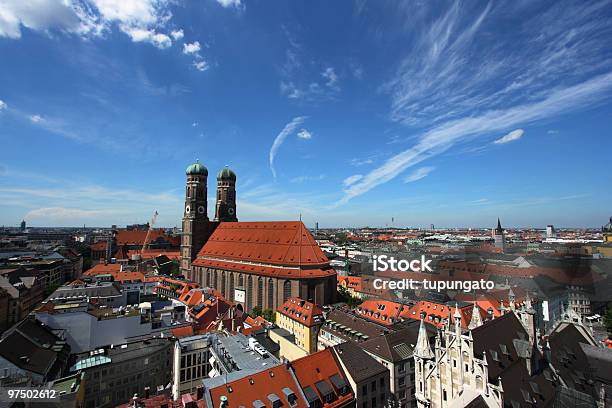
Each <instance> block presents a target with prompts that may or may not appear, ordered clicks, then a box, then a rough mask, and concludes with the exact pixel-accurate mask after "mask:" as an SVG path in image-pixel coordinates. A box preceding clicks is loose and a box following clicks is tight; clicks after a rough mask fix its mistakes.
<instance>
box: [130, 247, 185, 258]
mask: <svg viewBox="0 0 612 408" xmlns="http://www.w3.org/2000/svg"><path fill="white" fill-rule="evenodd" d="M132 255H140V256H141V258H142V259H153V258H155V257H157V256H160V255H165V256H167V257H168V258H169V259H171V260H179V259H180V258H181V252H180V251H166V250H165V249H147V250H145V251H141V250H139V249H130V250H129V251H128V253H127V257H128V259H132Z"/></svg>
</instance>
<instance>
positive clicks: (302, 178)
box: [290, 174, 325, 183]
mask: <svg viewBox="0 0 612 408" xmlns="http://www.w3.org/2000/svg"><path fill="white" fill-rule="evenodd" d="M324 178H325V174H319V175H318V176H298V177H294V178H292V179H291V180H290V181H291V182H292V183H304V182H307V181H318V180H323V179H324Z"/></svg>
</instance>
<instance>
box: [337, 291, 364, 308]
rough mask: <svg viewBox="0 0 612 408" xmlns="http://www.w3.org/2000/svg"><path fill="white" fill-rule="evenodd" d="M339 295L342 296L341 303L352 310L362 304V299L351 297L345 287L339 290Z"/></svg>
mask: <svg viewBox="0 0 612 408" xmlns="http://www.w3.org/2000/svg"><path fill="white" fill-rule="evenodd" d="M338 294H339V295H340V301H341V302H343V303H346V304H347V305H349V307H351V308H353V307H355V306H357V305H359V304H361V299H359V298H357V297H353V296H351V294H350V293H349V291H348V289H347V288H345V287H343V286H341V287H340V288H339V289H338Z"/></svg>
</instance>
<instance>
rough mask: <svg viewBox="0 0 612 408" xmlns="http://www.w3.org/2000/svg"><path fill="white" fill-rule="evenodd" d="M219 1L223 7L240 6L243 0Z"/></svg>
mask: <svg viewBox="0 0 612 408" xmlns="http://www.w3.org/2000/svg"><path fill="white" fill-rule="evenodd" d="M217 3H219V4H220V5H221V6H223V7H226V8H227V7H240V5H241V2H240V0H217Z"/></svg>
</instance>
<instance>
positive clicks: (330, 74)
mask: <svg viewBox="0 0 612 408" xmlns="http://www.w3.org/2000/svg"><path fill="white" fill-rule="evenodd" d="M321 76H322V77H323V78H325V79H327V82H326V83H325V85H327V86H329V87H330V88H334V87H335V86H336V83H337V82H338V75H336V71H334V69H333V68H332V67H328V68H326V69H325V70H324V71H323V72H322V73H321Z"/></svg>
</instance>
